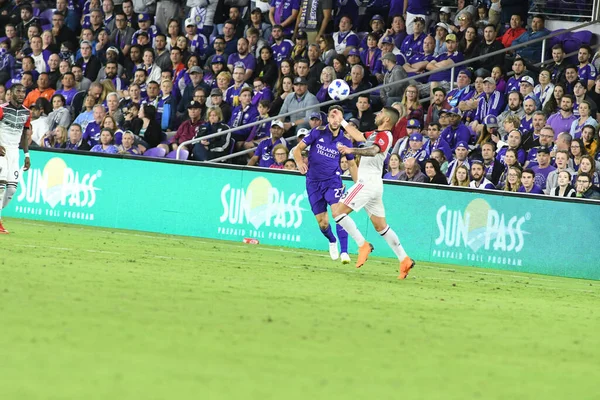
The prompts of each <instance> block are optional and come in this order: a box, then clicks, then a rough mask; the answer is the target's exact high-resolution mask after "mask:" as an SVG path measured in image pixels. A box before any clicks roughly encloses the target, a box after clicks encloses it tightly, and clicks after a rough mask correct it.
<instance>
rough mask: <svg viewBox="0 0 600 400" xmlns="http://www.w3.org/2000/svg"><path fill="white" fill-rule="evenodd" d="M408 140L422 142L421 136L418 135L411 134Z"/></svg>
mask: <svg viewBox="0 0 600 400" xmlns="http://www.w3.org/2000/svg"><path fill="white" fill-rule="evenodd" d="M409 140H414V141H416V142H422V141H423V135H421V134H420V133H413V134H412V135H410V138H409Z"/></svg>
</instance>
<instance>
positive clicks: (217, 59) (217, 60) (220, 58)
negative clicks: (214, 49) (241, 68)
mask: <svg viewBox="0 0 600 400" xmlns="http://www.w3.org/2000/svg"><path fill="white" fill-rule="evenodd" d="M224 62H225V59H224V58H223V56H214V57H213V58H212V61H211V62H210V63H211V64H218V63H224Z"/></svg>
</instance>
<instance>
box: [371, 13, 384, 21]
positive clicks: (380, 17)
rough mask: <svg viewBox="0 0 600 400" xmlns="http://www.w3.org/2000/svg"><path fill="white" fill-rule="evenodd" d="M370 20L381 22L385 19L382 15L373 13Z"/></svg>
mask: <svg viewBox="0 0 600 400" xmlns="http://www.w3.org/2000/svg"><path fill="white" fill-rule="evenodd" d="M371 21H381V22H385V20H384V19H383V17H382V16H381V15H379V14H375V15H373V18H371Z"/></svg>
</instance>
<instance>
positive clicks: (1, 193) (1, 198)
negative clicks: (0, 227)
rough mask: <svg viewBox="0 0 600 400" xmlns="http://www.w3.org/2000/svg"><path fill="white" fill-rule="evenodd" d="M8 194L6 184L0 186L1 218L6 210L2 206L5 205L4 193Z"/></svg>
mask: <svg viewBox="0 0 600 400" xmlns="http://www.w3.org/2000/svg"><path fill="white" fill-rule="evenodd" d="M5 192H6V184H5V183H2V184H0V217H2V209H3V208H4V207H3V206H2V204H4V193H5Z"/></svg>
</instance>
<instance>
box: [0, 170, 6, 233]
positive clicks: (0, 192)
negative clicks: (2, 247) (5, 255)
mask: <svg viewBox="0 0 600 400" xmlns="http://www.w3.org/2000/svg"><path fill="white" fill-rule="evenodd" d="M0 168H2V167H0ZM5 194H6V181H0V234H7V233H8V231H7V230H6V229H4V226H2V209H3V208H4V207H3V204H4V195H5Z"/></svg>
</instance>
